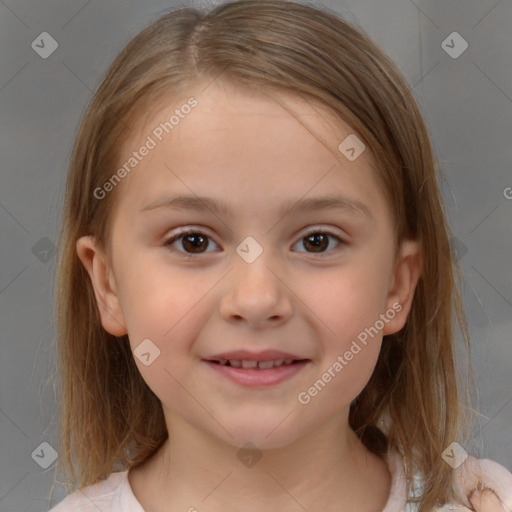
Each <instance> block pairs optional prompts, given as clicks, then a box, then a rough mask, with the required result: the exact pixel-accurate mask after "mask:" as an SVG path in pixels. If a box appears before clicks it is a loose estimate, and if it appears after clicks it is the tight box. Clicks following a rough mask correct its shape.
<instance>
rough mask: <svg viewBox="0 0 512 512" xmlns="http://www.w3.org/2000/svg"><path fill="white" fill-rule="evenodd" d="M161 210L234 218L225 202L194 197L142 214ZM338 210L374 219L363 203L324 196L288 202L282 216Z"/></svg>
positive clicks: (158, 204)
mask: <svg viewBox="0 0 512 512" xmlns="http://www.w3.org/2000/svg"><path fill="white" fill-rule="evenodd" d="M159 208H169V209H174V210H195V211H198V212H208V211H211V212H214V213H215V214H217V215H228V216H230V217H234V214H233V212H232V211H231V210H230V208H229V207H228V205H227V204H226V203H225V202H224V201H217V200H216V199H213V198H211V197H199V196H194V195H175V196H171V197H165V198H162V199H157V200H156V201H153V202H152V203H150V204H148V205H146V206H145V207H144V208H142V209H141V210H140V211H141V212H148V211H152V210H156V209H159ZM327 209H336V210H341V211H344V212H346V213H348V214H352V215H355V216H360V217H368V218H369V219H373V215H372V213H371V211H370V209H369V208H368V207H367V206H366V205H365V204H364V203H362V202H361V201H358V200H356V199H351V198H348V197H344V196H339V195H336V196H333V195H328V196H322V197H314V198H301V199H297V200H291V201H287V202H285V203H283V204H282V206H281V209H280V211H279V215H280V216H285V215H288V214H290V213H291V214H296V213H310V212H314V211H319V210H327Z"/></svg>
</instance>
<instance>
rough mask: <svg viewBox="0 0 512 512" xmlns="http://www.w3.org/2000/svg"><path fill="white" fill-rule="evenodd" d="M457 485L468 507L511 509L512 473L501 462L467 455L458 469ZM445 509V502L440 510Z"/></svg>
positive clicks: (478, 511)
mask: <svg viewBox="0 0 512 512" xmlns="http://www.w3.org/2000/svg"><path fill="white" fill-rule="evenodd" d="M455 485H456V488H457V490H458V491H459V492H460V494H461V495H462V496H463V497H464V498H465V503H464V505H465V506H466V507H467V509H468V510H474V511H475V512H509V511H510V510H512V473H511V472H510V471H509V470H508V469H506V468H505V467H504V466H502V465H501V464H499V463H498V462H495V461H492V460H489V459H478V458H476V457H471V456H468V457H467V458H466V460H465V461H464V462H463V463H462V464H461V465H460V466H459V467H458V468H456V469H455ZM445 509H446V506H445V507H443V508H441V509H439V510H445ZM447 510H449V508H448V509H447ZM463 510H464V509H463Z"/></svg>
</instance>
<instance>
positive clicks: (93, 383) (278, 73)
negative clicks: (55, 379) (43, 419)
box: [56, 0, 473, 512]
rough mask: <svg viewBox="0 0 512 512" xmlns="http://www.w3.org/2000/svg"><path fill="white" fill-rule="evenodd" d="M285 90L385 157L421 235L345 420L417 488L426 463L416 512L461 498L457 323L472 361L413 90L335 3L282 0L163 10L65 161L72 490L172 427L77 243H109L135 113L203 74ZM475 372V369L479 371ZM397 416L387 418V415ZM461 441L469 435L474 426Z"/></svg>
mask: <svg viewBox="0 0 512 512" xmlns="http://www.w3.org/2000/svg"><path fill="white" fill-rule="evenodd" d="M215 79H222V80H226V81H227V82H229V83H232V84H236V85H238V86H240V87H244V86H248V87H252V88H255V87H256V88H258V89H260V90H261V91H271V90H278V91H281V92H285V93H288V94H291V95H295V96H298V97H301V98H304V99H305V100H308V101H317V102H321V103H322V104H323V105H326V106H328V107H329V108H330V109H331V110H332V112H334V113H335V114H336V115H337V116H339V118H340V119H342V120H344V121H345V122H346V123H347V124H348V125H350V126H351V128H352V129H353V130H354V132H355V133H357V136H358V137H359V138H360V139H361V140H362V141H363V142H364V144H365V145H366V146H367V148H368V149H369V150H370V151H371V153H372V155H373V156H374V157H375V160H376V161H377V162H378V166H377V168H376V169H375V173H376V177H377V179H378V180H379V181H380V183H381V184H382V190H383V193H384V194H385V196H386V198H387V200H388V201H389V204H390V206H391V208H392V211H393V214H394V220H395V223H396V224H395V230H396V243H399V242H400V241H401V240H403V239H404V238H409V239H416V240H419V241H420V242H421V248H422V254H421V257H422V275H421V277H420V279H419V282H418V284H417V287H416V290H415V295H414V300H413V303H412V309H411V311H410V314H409V316H408V319H407V322H406V324H405V326H404V328H403V329H401V330H400V331H399V332H398V333H396V334H393V335H388V336H385V337H384V339H383V343H382V348H381V352H380V355H379V358H378V362H377V365H376V368H375V370H374V373H373V375H372V376H371V378H370V380H369V382H368V384H367V385H366V386H365V388H364V389H363V391H362V392H361V394H360V395H359V397H358V398H357V400H355V401H354V402H353V403H352V404H351V407H350V414H349V423H350V426H351V428H352V429H353V430H354V431H355V432H356V434H357V435H358V436H359V438H360V439H361V441H362V442H363V443H364V445H365V446H366V447H367V448H368V449H369V450H370V451H372V452H373V453H375V454H378V455H380V456H383V454H385V453H386V452H387V451H388V450H389V449H390V448H394V449H396V450H398V451H399V452H400V453H401V455H402V457H403V460H404V462H405V468H406V476H407V479H408V483H409V484H410V485H412V477H413V475H414V474H415V473H416V472H421V473H422V474H423V475H424V478H425V486H424V489H423V492H422V494H421V496H420V497H419V498H418V499H417V500H416V501H418V503H419V510H420V512H427V511H430V510H431V509H432V508H433V507H434V506H439V505H441V504H443V503H445V502H447V501H449V500H452V499H457V498H458V496H457V494H456V493H455V491H454V489H453V488H454V485H453V479H452V474H453V473H452V471H453V470H452V468H451V467H450V466H449V465H448V464H447V463H446V462H445V461H444V460H443V458H442V453H443V451H444V450H445V449H446V448H447V447H448V446H449V445H450V444H451V443H452V442H453V441H458V442H459V443H460V444H462V445H464V443H465V442H466V440H467V439H469V427H468V423H467V419H466V416H465V414H464V412H465V411H464V407H462V401H461V391H460V390H461V389H465V390H466V394H465V399H466V400H467V401H468V403H469V402H470V394H469V386H468V385H467V381H466V382H465V383H464V384H465V387H464V386H463V385H462V383H461V382H458V376H457V365H456V357H455V355H456V351H455V348H456V343H455V340H456V332H455V330H456V327H457V326H458V327H460V332H461V334H462V340H463V342H464V347H465V348H466V349H467V351H468V357H467V365H468V368H471V363H470V355H469V352H470V341H469V334H468V328H467V324H466V320H465V316H464V308H463V304H462V300H461V297H460V292H459V291H458V289H459V287H460V286H459V285H460V284H461V283H460V282H458V281H459V280H461V273H460V270H459V268H458V266H457V263H456V261H454V258H453V254H452V251H451V248H450V237H451V234H450V231H449V227H448V225H447V221H446V217H445V212H444V208H443V203H442V199H441V194H440V190H439V187H438V177H437V172H438V170H439V165H438V162H437V160H436V158H435V157H434V154H433V150H432V146H431V142H430V139H429V135H428V132H427V128H426V125H425V121H424V119H423V117H422V114H421V112H420V109H419V107H418V105H417V103H416V101H415V99H414V97H413V95H412V93H411V90H410V87H409V85H408V83H407V81H406V80H405V79H404V77H403V76H402V75H401V73H400V71H399V70H398V68H397V66H396V65H395V64H394V63H393V62H392V60H391V59H390V58H389V57H388V56H387V55H386V54H385V53H384V52H383V51H382V50H380V49H379V48H378V46H377V45H376V44H375V43H374V42H373V41H372V40H371V39H370V38H369V37H368V36H367V35H366V34H365V33H364V32H363V31H362V30H361V29H360V28H358V27H357V26H356V25H355V24H353V23H350V22H349V21H347V20H344V19H343V18H341V17H340V16H339V15H338V14H336V13H334V12H332V11H330V10H328V9H327V8H322V9H320V8H318V7H314V6H311V5H306V4H301V3H296V2H291V1H286V0H246V1H244V0H242V1H235V2H231V3H225V4H222V5H219V6H217V7H214V8H212V9H210V10H201V9H196V8H180V9H177V10H173V11H171V12H169V13H166V14H165V15H164V16H162V17H160V18H159V19H158V20H157V21H156V22H154V23H152V24H151V25H150V26H149V27H147V28H146V29H144V30H143V31H142V32H140V33H139V34H138V35H137V36H136V37H135V38H134V39H132V40H131V41H130V42H129V43H128V44H127V45H126V47H125V48H124V49H123V50H122V51H121V52H120V54H119V55H118V56H117V57H116V59H115V60H114V62H113V63H112V64H111V66H110V67H109V69H108V70H107V73H106V75H105V77H104V79H103V81H102V83H101V85H100V86H99V88H98V90H97V92H96V94H95V95H94V97H93V98H92V100H91V101H90V103H89V105H88V107H87V109H86V111H85V114H84V116H83V119H82V122H81V125H80V127H79V130H78V133H77V136H76V141H75V145H74V148H73V152H72V155H71V159H70V165H69V172H68V178H67V184H66V192H65V193H66V196H65V205H64V211H63V216H62V225H61V232H60V235H59V243H58V251H59V252H58V271H59V275H58V282H57V304H56V309H57V349H58V365H59V372H60V376H61V386H62V399H61V415H60V450H59V452H60V458H59V462H58V468H59V469H62V468H63V469H64V471H65V472H66V474H67V476H68V479H69V481H70V482H72V484H73V486H75V487H76V488H82V487H85V486H87V485H91V484H94V483H97V482H98V481H100V480H103V479H105V478H107V477H108V476H109V475H110V474H111V473H112V472H113V471H116V470H123V469H128V468H131V467H134V466H137V465H139V464H141V463H143V462H144V461H145V460H147V459H148V458H149V457H151V456H152V455H153V454H154V453H155V451H156V450H158V449H159V447H160V446H161V445H162V444H163V443H164V442H165V440H166V439H167V436H168V433H167V429H166V425H165V420H164V415H163V411H162V407H161V404H160V401H159V399H158V397H157V396H156V395H155V394H154V393H153V392H152V391H151V390H150V388H149V387H148V386H147V385H146V383H145V382H144V380H143V379H142V377H141V375H140V373H139V371H138V369H137V367H136V364H135V362H134V359H133V355H132V353H131V350H130V345H129V342H128V339H127V337H126V336H123V337H115V336H112V335H110V334H109V333H107V332H106V331H105V330H104V329H103V328H102V325H101V323H100V315H99V310H98V305H97V303H96V300H95V296H94V292H93V288H92V284H91V282H90V279H89V276H88V274H87V272H86V270H85V269H84V267H83V265H82V264H81V262H80V261H79V259H78V257H77V253H76V248H75V244H76V241H77V239H78V238H79V237H81V236H83V235H93V236H95V237H96V239H97V240H98V241H99V242H100V243H101V244H102V246H103V247H104V248H105V249H106V250H108V244H109V219H110V218H111V215H110V213H111V211H112V207H113V205H114V204H115V198H116V195H117V190H113V191H112V192H111V193H110V194H108V195H107V196H106V197H105V198H104V199H102V200H98V199H97V198H96V197H95V195H94V190H95V189H97V188H98V187H101V186H102V185H103V184H104V183H105V182H106V181H107V180H108V179H109V178H110V177H111V174H112V169H116V166H118V165H120V162H119V147H120V145H121V142H122V141H123V140H125V139H126V137H127V135H128V133H129V130H130V126H132V125H133V124H132V123H135V124H136V123H137V121H140V118H141V116H142V114H143V112H145V111H147V110H146V109H147V108H148V107H149V106H151V105H154V104H155V102H156V101H157V100H158V99H159V98H163V97H164V95H166V96H168V95H169V94H173V93H174V94H175V95H176V98H178V97H180V95H182V94H186V91H187V88H189V87H191V86H193V85H194V84H196V83H198V82H199V81H201V82H204V81H205V80H209V81H213V80H215ZM471 375H473V373H471ZM385 415H387V416H388V417H389V420H390V421H389V426H388V428H386V429H384V428H383V427H382V426H381V423H380V421H381V420H382V417H384V416H385ZM466 436H467V437H466Z"/></svg>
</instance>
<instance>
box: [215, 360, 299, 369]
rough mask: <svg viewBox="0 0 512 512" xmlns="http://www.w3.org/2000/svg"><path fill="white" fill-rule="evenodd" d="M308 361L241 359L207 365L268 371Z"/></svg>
mask: <svg viewBox="0 0 512 512" xmlns="http://www.w3.org/2000/svg"><path fill="white" fill-rule="evenodd" d="M306 361H309V359H273V360H269V361H248V360H243V359H219V360H209V361H208V362H209V363H215V364H218V365H220V366H231V367H233V368H240V369H242V370H245V369H247V370H249V369H250V370H270V369H271V368H278V367H280V366H291V365H293V364H296V363H304V362H306Z"/></svg>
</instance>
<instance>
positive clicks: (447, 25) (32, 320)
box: [0, 0, 512, 512]
mask: <svg viewBox="0 0 512 512" xmlns="http://www.w3.org/2000/svg"><path fill="white" fill-rule="evenodd" d="M315 3H317V4H318V5H326V6H328V7H330V8H332V9H334V10H336V11H338V12H340V13H342V14H343V15H345V16H346V17H347V18H349V19H351V20H355V21H358V22H359V24H360V25H361V26H362V27H363V29H365V30H366V31H367V32H368V33H369V35H370V36H371V37H373V38H374V39H375V40H376V42H377V43H378V44H380V45H381V47H382V48H383V49H384V50H385V51H387V52H388V53H389V54H390V56H391V57H392V58H393V59H394V60H395V62H397V64H398V65H399V67H400V68H401V70H402V71H403V73H404V75H405V76H406V77H407V79H408V81H409V82H410V84H411V87H413V91H414V93H415V96H416V98H417V99H418V101H419V103H420V105H421V107H422V110H423V112H424V115H425V118H426V121H427V124H428V127H429V130H430V132H431V135H432V138H433V141H434V145H435V150H436V152H437V155H438V157H439V159H440V160H441V162H442V167H443V169H442V173H443V174H442V187H443V194H444V197H445V201H446V208H447V213H448V216H449V220H450V224H451V226H452V229H453V231H454V234H455V236H456V240H454V241H453V245H454V250H455V251H456V253H457V255H458V258H459V259H460V264H461V266H462V270H463V273H464V299H465V303H466V308H467V312H468V316H469V322H470V328H471V335H472V340H473V363H474V365H475V369H476V372H477V378H478V384H479V387H480V392H481V395H480V404H479V410H478V418H480V419H479V422H478V424H477V428H476V429H475V438H474V439H475V444H476V446H477V450H476V452H475V450H469V449H468V451H469V452H470V454H472V455H475V456H478V457H480V458H490V459H492V460H495V461H497V462H499V463H501V464H502V465H504V466H505V467H507V468H508V469H511V468H512V442H511V440H512V379H511V376H510V375H511V366H512V365H511V361H512V343H511V339H512V337H511V333H512V272H511V264H510V262H511V261H512V258H511V256H512V249H511V225H512V223H511V220H512V216H511V211H512V200H511V199H510V197H511V196H512V190H511V189H508V188H507V187H512V173H511V162H512V154H511V151H512V149H511V148H512V31H511V27H512V2H511V0H499V1H497V0H464V1H462V0H451V1H446V0H435V1H432V0H431V1H420V0H416V2H413V1H412V0H385V1H380V2H377V1H376V2H371V1H369V0H350V1H346V2H343V1H341V0H339V1H338V0H330V1H327V0H326V1H325V2H320V1H317V2H315ZM184 4H185V5H190V4H188V3H187V2H183V3H181V4H180V5H184ZM176 5H177V3H175V2H172V1H163V0H159V1H156V0H152V1H144V2H136V1H135V0H129V1H128V0H123V1H122V2H121V1H117V2H114V1H100V0H89V1H87V0H80V1H78V0H73V1H71V0H52V1H49V0H46V1H36V0H0V41H1V42H0V70H1V75H0V112H1V116H2V131H1V135H2V136H1V139H0V151H1V153H0V154H1V159H0V169H1V175H0V176H1V180H2V181H1V184H0V190H1V194H2V195H1V197H0V235H1V244H0V249H1V261H2V265H1V274H0V308H1V309H0V314H1V322H2V324H1V327H2V328H1V345H0V350H1V359H0V361H1V369H0V511H4V512H5V511H9V512H22V511H23V512H32V511H47V510H48V509H49V508H50V507H52V506H53V505H55V504H56V503H57V502H59V501H61V500H62V499H63V498H64V495H65V493H64V491H63V490H62V488H61V487H60V486H57V487H56V488H55V492H54V495H53V497H52V498H51V499H50V497H49V493H50V487H51V484H52V482H53V478H54V467H55V463H53V464H52V465H50V467H48V468H47V469H43V468H42V467H40V465H39V464H38V463H36V461H35V460H34V459H33V458H32V456H31V455H32V453H33V452H34V450H36V449H38V450H39V451H40V448H38V447H39V445H40V444H41V443H43V442H47V443H49V444H50V445H51V446H52V447H53V448H54V449H55V450H57V452H58V443H57V439H58V437H57V433H58V425H57V424H56V419H57V416H56V415H57V413H58V394H57V396H56V394H55V391H54V389H53V386H52V384H51V380H50V379H51V371H52V363H53V361H54V359H55V353H54V352H53V350H52V345H51V343H52V340H53V338H54V335H55V325H54V312H53V304H54V291H53V287H54V284H55V270H56V269H55V257H54V254H53V253H52V250H51V248H52V244H54V243H56V237H57V232H58V225H59V221H60V209H61V204H62V198H63V190H64V182H65V176H66V166H67V163H68V159H69V156H70V153H71V147H72V143H73V137H74V134H75V131H76V128H77V124H78V121H79V118H80V115H81V113H82V111H83V109H84V107H85V105H86V103H87V101H88V100H89V99H90V97H91V96H92V94H93V91H94V89H95V88H96V87H97V86H98V84H99V81H100V78H101V75H102V74H103V72H104V71H105V69H106V67H107V66H108V64H109V62H110V61H111V60H112V59H113V58H114V56H115V55H116V54H117V52H118V51H119V50H120V49H121V47H122V46H123V45H124V44H125V43H126V42H127V41H128V40H129V39H130V38H131V37H132V36H133V35H135V34H136V33H137V32H138V31H139V30H140V29H142V28H143V27H144V26H146V24H148V23H149V22H151V21H152V20H154V19H155V18H156V17H157V16H158V15H159V14H161V13H162V11H163V10H165V9H168V8H171V7H174V6H176ZM195 5H208V4H205V3H198V2H195ZM210 5H213V4H212V3H211V2H210ZM454 31H456V32H458V33H459V34H460V35H461V36H462V37H463V38H464V39H465V40H466V41H467V43H468V45H469V46H468V49H467V50H466V51H465V52H464V53H462V54H461V55H460V56H459V57H458V58H456V59H455V58H452V57H451V56H450V55H448V54H447V53H446V52H445V50H444V49H443V48H442V46H441V43H442V41H444V40H445V39H446V37H447V36H448V35H449V34H451V33H452V32H454ZM42 32H49V33H50V34H51V35H52V37H53V38H55V39H56V40H57V42H58V44H59V47H58V49H57V50H56V51H55V52H54V53H53V54H52V55H51V56H50V57H49V58H47V59H42V58H41V57H40V56H39V55H38V54H37V53H36V52H35V51H34V50H33V49H32V48H31V43H32V41H33V40H35V39H36V37H37V36H38V35H39V34H41V33H42ZM507 191H509V192H510V193H508V194H507ZM507 195H508V198H507ZM48 451H49V450H48V449H46V453H48Z"/></svg>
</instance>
